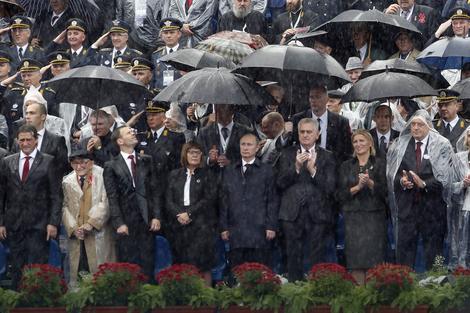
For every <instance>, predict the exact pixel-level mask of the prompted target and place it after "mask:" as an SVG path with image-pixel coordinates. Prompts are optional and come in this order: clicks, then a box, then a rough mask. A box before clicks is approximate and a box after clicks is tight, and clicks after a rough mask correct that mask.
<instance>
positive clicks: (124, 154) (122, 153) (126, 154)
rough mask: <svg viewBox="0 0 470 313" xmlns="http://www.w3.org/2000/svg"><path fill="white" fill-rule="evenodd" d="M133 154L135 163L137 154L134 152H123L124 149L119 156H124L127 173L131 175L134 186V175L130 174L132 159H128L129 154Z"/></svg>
mask: <svg viewBox="0 0 470 313" xmlns="http://www.w3.org/2000/svg"><path fill="white" fill-rule="evenodd" d="M130 155H133V156H134V162H136V164H137V156H136V155H135V152H132V154H129V153H125V152H124V151H121V156H122V157H123V158H124V161H125V162H126V165H127V169H128V170H129V174H130V175H131V177H132V185H133V186H134V187H135V181H134V177H133V176H132V160H131V159H129V156H130Z"/></svg>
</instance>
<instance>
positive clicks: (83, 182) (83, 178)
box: [78, 176, 85, 189]
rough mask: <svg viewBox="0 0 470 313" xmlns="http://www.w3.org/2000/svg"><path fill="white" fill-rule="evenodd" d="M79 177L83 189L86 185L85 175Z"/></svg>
mask: <svg viewBox="0 0 470 313" xmlns="http://www.w3.org/2000/svg"><path fill="white" fill-rule="evenodd" d="M78 179H79V181H80V188H82V189H83V186H84V185H85V176H80V177H79V178H78Z"/></svg>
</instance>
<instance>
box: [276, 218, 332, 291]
mask: <svg viewBox="0 0 470 313" xmlns="http://www.w3.org/2000/svg"><path fill="white" fill-rule="evenodd" d="M329 227H330V226H329V225H328V224H316V223H314V222H313V221H312V220H311V218H310V217H309V216H308V214H305V213H304V214H302V213H301V214H299V216H298V217H297V219H296V220H295V221H292V222H290V221H282V230H283V232H284V235H285V238H286V250H287V275H288V278H289V281H290V282H294V281H297V280H302V279H303V278H304V259H305V260H306V261H307V263H308V267H311V266H312V265H313V264H318V263H322V262H325V261H326V249H325V240H326V237H327V235H328V230H329V229H330V228H329ZM304 248H305V250H304ZM304 251H305V255H304Z"/></svg>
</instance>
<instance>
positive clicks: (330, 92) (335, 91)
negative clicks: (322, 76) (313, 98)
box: [328, 89, 346, 99]
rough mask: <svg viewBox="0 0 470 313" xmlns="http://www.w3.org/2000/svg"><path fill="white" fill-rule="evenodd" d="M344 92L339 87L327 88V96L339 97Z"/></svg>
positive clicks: (341, 96)
mask: <svg viewBox="0 0 470 313" xmlns="http://www.w3.org/2000/svg"><path fill="white" fill-rule="evenodd" d="M345 94H346V93H345V92H344V91H341V90H339V89H333V90H328V97H329V98H333V99H341V98H343V96H344V95H345Z"/></svg>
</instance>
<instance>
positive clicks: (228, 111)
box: [197, 104, 251, 167]
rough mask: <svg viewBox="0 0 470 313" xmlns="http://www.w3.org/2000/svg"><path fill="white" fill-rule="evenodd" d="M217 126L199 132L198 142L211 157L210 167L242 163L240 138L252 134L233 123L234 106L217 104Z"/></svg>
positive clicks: (211, 125)
mask: <svg viewBox="0 0 470 313" xmlns="http://www.w3.org/2000/svg"><path fill="white" fill-rule="evenodd" d="M215 111H216V116H217V122H216V124H215V125H214V124H210V125H207V126H205V127H204V128H202V129H201V130H200V131H199V134H198V137H197V142H198V143H199V144H200V145H201V147H202V148H203V149H204V151H203V152H204V154H205V155H206V156H208V157H209V159H208V164H209V166H215V165H218V166H220V167H224V166H227V165H229V164H230V163H232V162H235V161H240V145H239V142H240V138H241V137H242V136H243V135H244V134H246V133H249V132H251V131H250V129H249V128H247V127H246V126H243V125H242V124H239V123H237V122H234V121H233V115H234V109H233V106H230V105H225V104H216V105H215Z"/></svg>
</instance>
